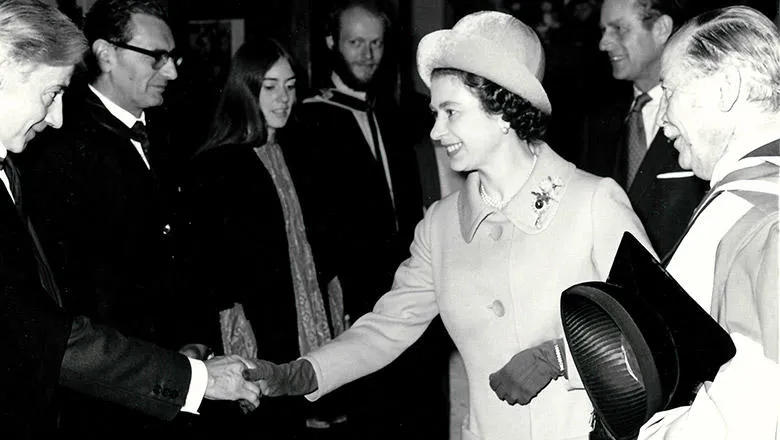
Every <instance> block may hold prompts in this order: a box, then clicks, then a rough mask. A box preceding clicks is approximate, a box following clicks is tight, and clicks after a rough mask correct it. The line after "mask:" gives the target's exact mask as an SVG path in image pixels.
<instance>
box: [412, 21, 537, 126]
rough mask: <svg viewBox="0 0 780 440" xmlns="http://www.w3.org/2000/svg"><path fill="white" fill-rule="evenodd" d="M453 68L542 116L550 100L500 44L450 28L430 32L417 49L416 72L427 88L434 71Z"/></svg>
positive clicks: (524, 67) (517, 59)
mask: <svg viewBox="0 0 780 440" xmlns="http://www.w3.org/2000/svg"><path fill="white" fill-rule="evenodd" d="M438 68H453V69H458V70H463V71H465V72H469V73H473V74H475V75H479V76H481V77H483V78H486V79H489V80H490V81H492V82H494V83H496V84H498V85H500V86H501V87H503V88H505V89H507V90H509V91H510V92H512V93H514V94H516V95H518V96H520V97H521V98H523V99H525V100H527V101H528V102H530V103H531V104H532V105H533V106H534V107H536V108H538V109H539V110H541V111H542V112H544V113H546V114H550V113H551V112H552V107H551V105H550V100H549V98H548V97H547V92H545V90H544V87H542V84H541V82H540V81H539V79H538V78H537V77H536V75H534V74H533V73H532V72H531V71H530V70H529V69H528V68H527V67H526V66H525V65H524V64H523V63H522V62H521V58H520V57H519V56H518V55H517V54H513V53H511V52H509V51H508V50H507V49H506V48H505V47H503V46H502V45H501V44H500V42H497V41H490V40H487V39H485V38H482V37H479V36H476V35H473V34H464V33H462V32H458V31H457V30H453V29H444V30H439V31H434V32H431V33H430V34H428V35H426V36H424V37H423V38H422V39H421V40H420V43H419V45H418V46H417V70H418V73H419V74H420V78H421V79H422V81H423V83H425V85H426V86H428V88H430V87H431V74H432V72H433V70H434V69H438Z"/></svg>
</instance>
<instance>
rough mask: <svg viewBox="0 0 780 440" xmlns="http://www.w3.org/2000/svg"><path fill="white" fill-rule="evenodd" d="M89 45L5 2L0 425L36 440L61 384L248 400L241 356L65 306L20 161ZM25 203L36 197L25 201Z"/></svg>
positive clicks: (0, 93)
mask: <svg viewBox="0 0 780 440" xmlns="http://www.w3.org/2000/svg"><path fill="white" fill-rule="evenodd" d="M85 49H86V44H85V41H84V37H83V35H82V33H81V32H80V31H79V30H78V29H77V28H76V26H75V25H74V24H73V23H72V22H71V21H69V20H68V19H67V18H66V17H65V16H64V15H63V14H62V13H60V12H59V11H58V10H57V9H56V8H55V7H53V6H50V5H47V4H45V3H43V2H40V1H38V0H5V1H3V2H0V114H1V115H3V117H2V119H0V164H2V167H0V181H2V188H1V189H0V280H2V283H0V344H2V347H3V355H2V356H0V389H2V392H0V425H2V427H3V432H4V433H6V434H7V435H13V436H14V438H41V436H42V435H43V434H44V433H49V432H50V431H53V430H54V429H55V428H56V425H57V405H56V403H57V400H58V398H59V397H60V396H59V394H60V390H59V387H58V384H59V385H63V386H65V387H68V388H71V389H73V390H76V391H79V392H82V393H85V394H88V395H91V396H94V397H96V398H100V399H104V400H106V401H109V402H113V403H116V404H119V405H123V406H126V407H129V408H133V409H135V410H138V411H142V412H144V413H146V414H149V415H152V416H155V417H158V418H162V419H171V418H173V417H174V416H175V415H176V414H177V413H179V411H187V412H197V410H198V407H199V406H200V403H201V400H202V399H203V398H204V397H205V398H208V399H229V400H237V399H247V400H248V401H250V402H251V403H252V404H253V405H254V406H256V405H257V404H258V403H259V400H258V393H259V391H260V390H259V388H258V387H257V386H256V385H254V384H252V383H248V382H245V381H244V380H243V379H242V377H241V373H242V371H243V370H244V369H245V361H243V360H242V359H240V358H239V357H224V358H213V359H211V360H208V361H205V362H201V361H198V360H193V359H188V358H186V357H185V356H183V355H181V354H179V353H176V352H173V351H167V350H164V349H162V348H160V347H158V346H155V345H152V344H149V343H146V342H142V341H140V340H135V339H130V338H126V337H124V336H122V335H121V334H119V333H118V332H116V331H115V330H113V329H111V328H108V327H102V326H98V325H93V324H92V323H91V322H90V321H89V319H88V318H86V317H84V316H76V315H74V314H72V313H70V312H68V311H66V310H65V309H63V308H62V307H61V297H60V289H59V288H58V286H57V284H56V282H55V280H54V276H53V274H52V271H51V268H50V267H49V265H48V262H47V259H46V255H45V253H44V252H43V250H42V248H41V246H40V244H39V242H38V240H37V236H36V234H35V230H34V228H33V225H32V223H31V222H30V221H29V219H28V217H27V215H26V212H25V211H24V209H23V208H22V198H23V197H22V191H21V188H20V186H21V181H20V174H19V170H18V169H17V168H16V166H15V165H14V159H18V156H17V155H18V154H19V153H21V152H22V151H23V150H24V149H25V148H26V146H27V143H28V142H29V141H30V140H31V139H32V138H34V137H35V136H36V135H37V134H38V133H40V132H41V131H43V130H44V129H45V128H46V127H54V128H59V127H60V126H61V125H62V94H63V92H64V90H65V88H66V87H67V86H68V83H69V81H70V77H71V74H72V73H73V68H74V65H75V64H76V63H78V62H79V61H80V60H81V58H82V55H83V53H84V51H85ZM24 202H25V206H26V204H27V203H29V202H31V200H30V199H29V198H25V199H24Z"/></svg>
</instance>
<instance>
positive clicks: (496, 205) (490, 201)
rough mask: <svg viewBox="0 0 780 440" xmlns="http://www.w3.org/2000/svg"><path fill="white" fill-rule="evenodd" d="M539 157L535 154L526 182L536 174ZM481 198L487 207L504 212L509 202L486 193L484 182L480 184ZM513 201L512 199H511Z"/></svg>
mask: <svg viewBox="0 0 780 440" xmlns="http://www.w3.org/2000/svg"><path fill="white" fill-rule="evenodd" d="M538 157H539V156H537V155H536V154H534V163H533V164H531V169H530V170H529V171H528V176H526V178H525V180H528V178H529V177H531V173H533V172H534V168H536V159H537V158H538ZM479 196H480V197H481V198H482V201H483V202H485V204H486V205H488V206H490V207H491V208H493V209H495V210H498V211H500V210H502V209H503V208H504V206H506V204H507V202H508V200H507V201H504V200H496V199H495V198H494V197H491V196H490V195H489V194H488V193H487V192H486V191H485V185H483V184H482V182H479ZM510 200H511V197H510Z"/></svg>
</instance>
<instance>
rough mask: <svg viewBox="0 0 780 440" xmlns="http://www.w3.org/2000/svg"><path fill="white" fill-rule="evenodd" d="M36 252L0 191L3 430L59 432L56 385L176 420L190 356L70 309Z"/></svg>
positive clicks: (29, 434) (19, 434)
mask: <svg viewBox="0 0 780 440" xmlns="http://www.w3.org/2000/svg"><path fill="white" fill-rule="evenodd" d="M28 200H29V199H28ZM34 252H35V251H34V247H33V243H32V240H31V239H30V235H29V233H28V230H27V228H26V226H25V225H24V224H23V223H22V221H21V220H20V218H19V215H18V213H17V211H16V207H15V206H14V204H13V201H12V200H11V197H10V196H9V195H8V192H7V191H6V189H5V188H4V187H2V186H0V280H2V284H0V344H1V345H2V347H3V355H2V356H0V389H2V392H0V425H2V426H3V431H4V432H5V433H12V434H13V436H14V438H39V435H40V434H42V433H44V432H50V431H53V430H54V428H55V424H56V413H57V410H56V402H57V400H58V398H59V393H60V388H59V387H58V383H59V384H60V385H63V386H65V387H68V388H71V389H73V390H76V391H79V392H81V393H84V394H88V395H90V396H94V397H96V398H99V399H102V400H105V401H109V402H113V403H116V404H120V405H123V406H127V407H130V408H133V409H135V410H138V411H142V412H144V413H146V414H149V415H153V416H155V417H158V418H162V419H171V418H173V417H174V416H175V415H176V414H177V413H178V412H179V410H180V409H181V407H182V406H183V405H184V400H185V397H186V395H187V390H188V388H189V382H190V374H191V369H190V366H189V362H188V361H187V359H186V358H185V357H184V356H182V355H179V354H177V353H175V352H173V351H167V350H162V349H160V348H158V347H156V346H154V345H151V344H147V343H144V342H140V341H137V340H133V339H129V338H125V337H124V336H122V335H120V334H119V333H117V332H116V331H114V330H112V329H109V328H105V327H101V326H97V325H94V326H93V325H92V324H91V322H90V321H89V320H88V319H87V318H85V317H83V316H73V315H72V314H70V313H68V312H66V311H65V310H64V309H62V308H61V307H60V306H59V305H58V304H57V302H56V301H55V299H54V298H53V297H51V296H49V294H48V293H47V292H46V290H44V288H43V287H42V284H41V281H40V278H39V275H38V268H37V263H36V259H35V256H34V255H35V254H34Z"/></svg>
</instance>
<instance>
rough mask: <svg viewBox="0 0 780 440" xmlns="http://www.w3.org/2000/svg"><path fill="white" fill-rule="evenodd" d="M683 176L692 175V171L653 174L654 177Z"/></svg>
mask: <svg viewBox="0 0 780 440" xmlns="http://www.w3.org/2000/svg"><path fill="white" fill-rule="evenodd" d="M683 177H693V171H672V172H671V173H661V174H659V175H657V176H655V178H656V179H682V178H683Z"/></svg>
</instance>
